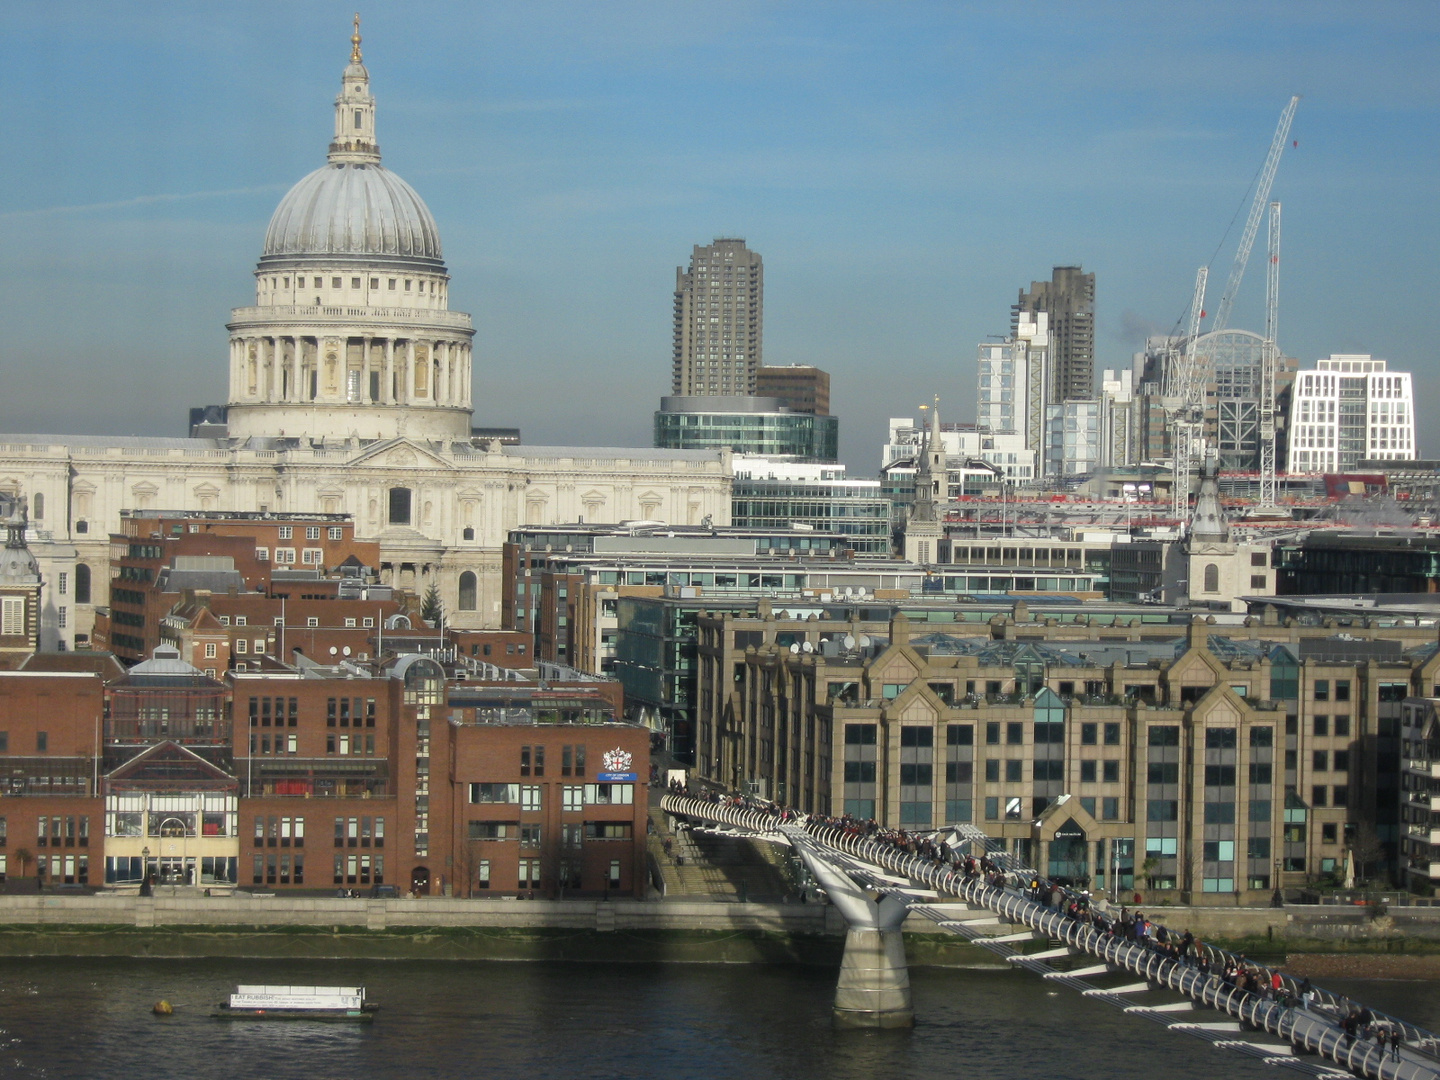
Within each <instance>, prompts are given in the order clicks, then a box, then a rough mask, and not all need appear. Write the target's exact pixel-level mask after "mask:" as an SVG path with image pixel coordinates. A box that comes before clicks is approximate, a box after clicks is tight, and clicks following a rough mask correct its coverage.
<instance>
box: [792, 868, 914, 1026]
mask: <svg viewBox="0 0 1440 1080" xmlns="http://www.w3.org/2000/svg"><path fill="white" fill-rule="evenodd" d="M796 847H797V850H798V852H799V854H800V857H801V858H802V859H804V860H805V865H806V866H807V867H808V868H809V870H810V873H811V874H813V875H814V876H815V879H816V880H817V881H818V882H820V884H821V885H822V886H824V888H825V893H826V895H827V896H828V897H829V898H830V902H831V903H832V904H833V905H834V906H835V909H836V910H837V911H839V912H840V914H841V915H843V916H844V917H845V921H846V923H848V924H849V928H848V929H847V930H846V932H845V956H844V958H843V959H842V960H841V961H840V980H839V983H838V985H837V986H836V988H835V1025H836V1027H844V1028H908V1027H914V1026H915V1009H914V1007H913V1005H912V1004H911V1000H910V969H909V967H908V965H907V963H906V960H905V939H904V938H903V937H902V936H901V933H900V924H901V923H903V922H904V921H905V916H906V915H907V914H909V910H910V909H909V907H908V905H907V904H906V902H905V901H904V900H901V899H899V898H897V897H894V896H887V895H883V894H879V893H875V892H872V891H869V890H865V889H862V888H861V887H860V886H859V885H857V884H856V883H855V882H854V881H852V880H851V879H850V878H849V877H847V876H846V875H845V874H843V873H841V872H840V871H839V870H838V869H836V868H835V867H834V866H833V865H832V864H831V863H830V862H829V861H827V860H826V859H824V858H821V857H817V856H815V855H812V854H811V853H810V852H809V851H808V850H807V845H805V844H803V843H802V844H797V845H796Z"/></svg>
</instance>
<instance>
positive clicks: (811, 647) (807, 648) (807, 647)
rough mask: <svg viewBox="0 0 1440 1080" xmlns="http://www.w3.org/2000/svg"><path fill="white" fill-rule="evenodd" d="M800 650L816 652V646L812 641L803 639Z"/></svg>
mask: <svg viewBox="0 0 1440 1080" xmlns="http://www.w3.org/2000/svg"><path fill="white" fill-rule="evenodd" d="M800 651H801V652H814V651H815V646H814V645H812V644H810V642H808V641H802V642H801V643H800Z"/></svg>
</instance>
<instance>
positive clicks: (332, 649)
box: [330, 645, 340, 656]
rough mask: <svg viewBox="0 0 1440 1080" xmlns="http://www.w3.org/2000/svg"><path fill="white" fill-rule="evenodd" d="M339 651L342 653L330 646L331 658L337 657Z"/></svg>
mask: <svg viewBox="0 0 1440 1080" xmlns="http://www.w3.org/2000/svg"><path fill="white" fill-rule="evenodd" d="M339 651H340V650H339V649H337V648H336V647H335V646H334V645H331V646H330V655H331V656H334V655H335V654H336V653H338V652H339Z"/></svg>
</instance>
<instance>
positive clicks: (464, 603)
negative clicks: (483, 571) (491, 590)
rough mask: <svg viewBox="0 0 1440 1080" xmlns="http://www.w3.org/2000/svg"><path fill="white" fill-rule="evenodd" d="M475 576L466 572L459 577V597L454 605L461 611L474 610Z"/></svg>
mask: <svg viewBox="0 0 1440 1080" xmlns="http://www.w3.org/2000/svg"><path fill="white" fill-rule="evenodd" d="M475 591H476V590H475V574H474V573H473V572H472V571H470V570H466V571H465V572H464V573H463V574H461V575H460V596H459V603H458V604H457V605H456V606H457V607H458V608H459V609H460V610H461V611H474V610H475Z"/></svg>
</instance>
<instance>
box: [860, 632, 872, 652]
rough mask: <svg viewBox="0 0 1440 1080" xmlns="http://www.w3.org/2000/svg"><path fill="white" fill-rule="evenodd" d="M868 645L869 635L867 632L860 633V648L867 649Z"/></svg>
mask: <svg viewBox="0 0 1440 1080" xmlns="http://www.w3.org/2000/svg"><path fill="white" fill-rule="evenodd" d="M869 647H870V635H869V634H861V635H860V648H862V649H868V648H869Z"/></svg>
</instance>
